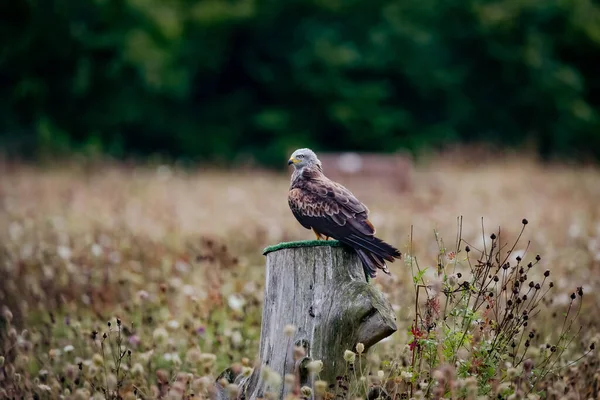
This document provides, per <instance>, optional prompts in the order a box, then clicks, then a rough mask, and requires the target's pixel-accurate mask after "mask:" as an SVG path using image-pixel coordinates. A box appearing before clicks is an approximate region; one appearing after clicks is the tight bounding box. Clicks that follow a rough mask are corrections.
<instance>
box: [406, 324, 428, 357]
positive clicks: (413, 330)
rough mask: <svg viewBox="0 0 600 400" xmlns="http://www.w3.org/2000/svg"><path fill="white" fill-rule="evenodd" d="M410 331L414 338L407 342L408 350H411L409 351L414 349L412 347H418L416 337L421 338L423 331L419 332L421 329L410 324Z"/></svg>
mask: <svg viewBox="0 0 600 400" xmlns="http://www.w3.org/2000/svg"><path fill="white" fill-rule="evenodd" d="M410 331H411V333H412V335H413V338H414V339H413V341H412V342H410V343H409V344H408V346H409V347H410V350H411V351H414V349H415V348H416V347H419V342H418V339H420V338H422V337H423V336H424V333H423V332H421V330H420V329H419V328H417V327H415V326H412V327H411V328H410Z"/></svg>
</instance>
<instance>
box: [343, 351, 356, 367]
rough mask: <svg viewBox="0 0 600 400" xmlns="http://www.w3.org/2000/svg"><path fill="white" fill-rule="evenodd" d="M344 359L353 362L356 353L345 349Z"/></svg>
mask: <svg viewBox="0 0 600 400" xmlns="http://www.w3.org/2000/svg"><path fill="white" fill-rule="evenodd" d="M344 360H345V361H346V362H348V363H350V364H353V363H354V361H355V360H356V353H354V352H353V351H350V350H346V351H344Z"/></svg>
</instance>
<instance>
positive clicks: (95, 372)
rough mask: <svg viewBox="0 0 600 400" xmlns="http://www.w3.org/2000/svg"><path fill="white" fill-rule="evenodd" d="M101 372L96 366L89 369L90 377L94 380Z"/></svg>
mask: <svg viewBox="0 0 600 400" xmlns="http://www.w3.org/2000/svg"><path fill="white" fill-rule="evenodd" d="M99 372H100V369H98V368H97V367H96V366H94V365H90V367H89V368H88V375H89V376H90V377H91V378H93V377H95V376H97V375H98V373H99Z"/></svg>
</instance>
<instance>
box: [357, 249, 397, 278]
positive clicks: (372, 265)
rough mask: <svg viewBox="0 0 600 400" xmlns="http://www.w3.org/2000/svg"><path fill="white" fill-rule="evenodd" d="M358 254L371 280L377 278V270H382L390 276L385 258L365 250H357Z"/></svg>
mask: <svg viewBox="0 0 600 400" xmlns="http://www.w3.org/2000/svg"><path fill="white" fill-rule="evenodd" d="M356 254H358V258H360V261H361V262H362V265H363V269H364V270H365V273H367V274H368V275H369V276H370V277H371V278H375V277H376V276H377V269H381V270H382V271H383V272H385V273H386V274H388V275H390V271H389V270H388V268H387V266H386V265H385V261H384V260H383V258H381V257H379V256H378V255H376V254H374V253H369V252H368V251H365V250H363V249H356Z"/></svg>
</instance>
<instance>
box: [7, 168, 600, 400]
mask: <svg viewBox="0 0 600 400" xmlns="http://www.w3.org/2000/svg"><path fill="white" fill-rule="evenodd" d="M325 172H326V173H327V171H325ZM341 183H343V184H345V185H346V186H347V187H348V188H349V189H350V190H352V191H353V192H354V194H356V195H357V196H358V197H359V199H361V200H362V201H363V202H364V203H366V204H367V205H368V207H369V208H370V210H371V216H372V217H371V220H372V222H373V223H374V224H375V226H376V227H377V233H378V236H380V237H381V238H383V239H385V240H386V241H388V242H390V243H392V244H395V245H396V246H397V247H398V248H400V250H401V251H402V253H403V254H404V256H403V259H402V260H401V261H399V262H396V263H394V264H391V265H390V270H391V272H392V276H391V277H389V276H386V275H385V274H381V273H380V274H378V277H377V279H376V280H375V281H374V282H373V284H374V285H376V286H377V287H378V288H380V290H381V291H383V292H384V293H385V294H386V296H387V297H388V298H389V300H390V302H391V303H392V305H393V307H394V309H395V311H396V313H397V319H398V328H399V329H398V331H397V332H396V333H395V334H393V335H392V336H391V337H390V338H389V339H387V340H385V341H384V342H382V343H380V344H378V345H377V346H376V347H375V348H374V349H373V350H372V351H370V352H369V353H368V354H366V355H358V356H359V357H364V358H366V360H364V363H362V364H361V366H362V369H360V370H358V371H356V370H355V373H356V374H358V375H359V378H358V379H357V381H358V382H359V384H353V385H350V387H349V388H347V390H346V391H342V392H343V393H341V394H340V393H338V395H340V396H342V397H343V398H351V399H353V398H357V397H358V398H360V396H361V395H362V398H364V391H363V389H364V388H368V387H375V386H381V387H384V388H385V389H386V391H387V393H388V394H389V395H390V396H391V397H390V398H398V399H399V398H409V397H410V396H412V397H414V398H423V397H428V398H444V397H445V398H473V399H474V398H477V397H478V396H479V397H481V398H498V397H499V398H515V399H516V398H573V399H587V398H597V397H596V396H597V394H598V384H599V383H600V380H599V379H600V378H599V376H598V372H596V371H597V370H598V369H599V365H600V364H599V363H598V360H599V359H598V356H597V353H596V351H594V350H593V349H590V348H593V347H594V345H593V343H598V339H599V338H600V336H599V334H600V323H599V322H598V315H600V314H599V312H600V294H599V293H600V274H599V270H600V202H599V199H600V170H599V169H597V168H594V167H572V166H566V165H551V166H548V165H546V166H543V165H541V164H538V163H536V162H532V161H531V162H530V161H523V160H520V159H518V158H510V159H504V160H496V161H490V162H487V163H480V164H478V165H470V164H457V163H452V162H445V161H444V160H443V159H442V160H435V161H431V162H428V163H426V164H423V165H417V166H416V167H415V170H414V171H413V174H412V185H411V188H410V190H408V191H405V192H398V191H396V190H394V189H392V188H391V187H390V186H391V185H390V184H389V182H385V181H373V180H369V181H365V180H359V179H349V180H347V181H342V182H341ZM288 185H289V176H288V174H287V173H280V174H277V173H273V172H265V171H257V170H234V171H218V170H204V169H198V170H194V171H190V170H185V171H184V170H181V169H177V168H171V167H166V166H158V167H150V166H131V165H129V166H124V165H102V166H94V167H84V166H82V165H78V164H74V165H68V166H52V167H42V166H27V165H13V166H4V167H2V169H1V170H0V246H1V252H0V308H1V315H0V398H5V397H10V398H12V397H19V398H20V397H21V396H24V397H25V398H61V396H62V398H68V399H70V398H74V399H88V398H92V397H93V398H125V399H136V398H144V399H149V398H158V397H165V398H174V399H175V398H192V397H193V398H210V396H211V393H212V391H213V382H214V381H215V379H216V378H217V376H218V375H219V373H220V372H221V371H223V370H224V369H225V368H228V367H231V366H233V367H234V368H236V370H238V371H241V373H242V374H248V373H249V372H250V371H251V368H252V367H253V366H254V362H255V361H256V360H255V357H256V353H257V351H258V338H259V333H260V319H261V313H262V296H263V286H264V282H263V280H264V257H263V256H262V254H261V253H262V249H263V248H264V247H265V246H268V245H271V244H275V243H278V242H281V241H290V240H303V239H312V238H313V236H312V232H310V231H308V230H305V229H304V228H302V227H301V226H300V225H299V224H298V223H297V222H296V221H295V219H294V217H293V216H292V214H291V212H290V211H289V208H288V205H287V199H286V196H287V188H288ZM460 216H462V227H461V229H460V230H461V231H462V232H461V238H462V240H461V246H460V250H461V251H460V252H458V253H457V252H456V243H457V234H458V230H459V223H458V219H459V217H460ZM524 218H525V219H526V220H527V221H526V222H527V224H526V226H525V225H524V224H523V221H522V220H523V219H524ZM482 221H483V222H482ZM522 228H525V230H524V232H523V233H522V236H521V238H520V240H519V242H518V244H517V246H516V247H515V248H514V251H513V252H512V253H511V254H508V252H507V250H508V249H510V248H511V246H512V243H513V242H514V240H516V238H517V236H518V235H519V233H520V232H521V229H522ZM482 229H483V232H482ZM492 233H495V235H494V237H495V239H492V238H491V234H492ZM494 243H497V246H498V250H497V251H498V252H499V253H498V254H500V256H501V257H500V258H502V257H504V255H506V257H507V258H508V259H509V260H510V261H509V262H510V263H511V265H510V267H509V266H507V268H506V269H502V267H503V265H500V264H499V265H498V268H499V271H500V272H499V273H498V274H497V276H500V278H499V283H498V282H496V283H493V282H492V286H489V288H490V289H489V290H488V289H486V290H487V291H486V292H485V293H484V295H483V297H482V299H485V301H486V303H482V304H483V307H482V308H480V311H478V312H475V311H476V310H474V308H473V305H472V304H473V302H471V303H469V300H465V297H464V296H465V294H464V292H465V291H464V290H463V291H461V290H455V289H456V288H457V287H458V288H460V287H463V286H461V283H462V281H465V280H466V281H469V282H470V283H471V285H472V286H471V288H473V287H475V290H479V289H480V288H477V285H478V284H479V283H481V280H482V279H483V280H485V279H487V278H489V279H492V276H493V275H494V273H495V272H493V271H492V272H490V273H489V274H488V273H487V272H486V274H485V275H486V276H479V277H477V276H476V275H477V273H478V272H477V271H479V270H478V269H477V268H479V267H473V265H475V264H476V261H477V260H478V259H479V258H481V257H482V256H481V252H484V257H483V259H484V262H483V264H481V265H483V266H484V267H485V254H487V253H489V252H490V249H493V246H494ZM466 246H469V249H470V252H466V251H465V248H466ZM492 252H493V250H492ZM536 255H540V260H539V261H536ZM517 258H518V259H517ZM521 260H522V261H521ZM490 261H491V264H490V265H488V267H489V268H492V269H493V268H494V267H493V265H495V264H494V262H495V261H494V260H492V259H490ZM529 262H532V267H526V265H527V263H529ZM520 265H523V266H525V267H524V268H525V269H527V271H525V272H526V274H527V275H528V276H527V277H526V279H522V280H521V281H520V282H521V284H520V288H518V290H517V291H519V290H521V291H520V292H518V293H516V294H515V296H516V297H515V299H516V298H517V297H519V296H521V297H522V296H523V295H524V293H534V292H535V293H537V292H540V293H541V292H542V291H544V292H545V291H546V290H549V292H548V294H547V295H546V296H545V297H544V298H543V299H541V297H542V296H541V295H540V296H539V297H538V298H539V299H541V300H540V301H539V303H534V305H535V307H534V306H531V311H532V312H531V313H530V318H529V321H525V322H529V323H525V325H523V316H522V315H521V311H524V312H525V311H527V310H525V308H518V307H519V306H517V305H512V304H513V302H509V301H508V300H507V297H506V293H504V292H503V289H502V284H503V283H509V284H510V285H514V282H515V279H516V280H517V281H518V279H519V277H520V276H521V275H524V274H525V273H524V272H520V274H521V275H519V268H520V267H519V266H520ZM515 266H516V267H515ZM484 267H481V268H484ZM515 268H516V269H515ZM521 269H522V268H521ZM419 271H423V272H419ZM486 271H487V270H486ZM511 271H514V273H513V272H511ZM546 271H549V272H548V273H547V274H549V276H545V275H544V274H545V272H546ZM510 274H513V275H510ZM511 276H512V277H513V278H514V279H513V278H511ZM511 279H513V280H511ZM530 281H531V282H532V284H531V286H529V288H528V287H527V284H528V283H529V282H530ZM415 282H416V283H423V284H424V285H425V286H427V287H429V288H430V289H431V292H429V293H433V294H431V296H432V297H431V298H432V299H434V300H435V298H437V299H438V300H436V301H437V303H435V301H432V302H427V303H425V300H426V298H425V297H421V299H422V300H423V301H422V302H421V303H420V304H419V305H418V309H419V310H421V311H420V314H421V315H425V314H426V313H427V312H429V311H431V312H433V313H434V314H435V315H434V317H432V318H434V319H436V320H437V325H436V328H433V329H431V331H429V330H428V329H429V328H423V325H422V322H423V321H421V320H419V321H418V323H417V324H415V323H414V321H413V320H414V318H415V293H416V284H415ZM550 282H551V283H552V284H550ZM536 283H540V284H541V289H539V290H538V289H536V288H535V284H536ZM494 285H495V286H494ZM516 285H517V286H518V285H519V283H518V282H517V284H516ZM505 286H506V287H508V288H509V290H512V289H511V288H512V287H513V286H509V285H505ZM551 286H553V287H551ZM487 287H488V286H486V288H487ZM448 288H450V289H452V290H449V289H448ZM521 288H522V289H521ZM436 290H437V292H436ZM536 290H537V291H536ZM450 293H454V294H450ZM473 293H475V292H473ZM502 293H504V296H505V297H503V298H502V297H501V296H500V295H501V294H502ZM491 294H496V297H492V296H491ZM572 295H573V296H574V298H571V296H572ZM436 296H437V297H436ZM510 296H511V294H509V297H510ZM534 298H536V297H535V296H534ZM538 298H536V301H537V299H538ZM496 299H497V301H496ZM501 299H502V301H500V300H501ZM527 301H529V302H531V301H532V295H531V294H529V299H528V300H523V302H524V303H525V302H527ZM500 303H502V304H500ZM518 303H519V304H521V300H520V299H519V300H518ZM440 304H441V305H440ZM486 304H487V306H489V307H488V309H490V307H491V309H494V307H496V309H494V310H498V309H499V310H500V314H501V316H500V317H502V314H503V313H505V314H506V315H508V314H511V318H512V321H517V320H518V321H521V322H518V323H517V322H511V321H510V320H508V319H507V318H504V320H503V321H504V322H502V323H500V319H501V318H500V317H497V318H493V317H490V315H489V314H486V312H485V311H483V310H485V309H486ZM530 304H531V303H530ZM511 307H517V308H515V309H514V310H515V311H518V315H517V313H516V312H515V315H512V311H510V312H509V311H506V310H512V308H511ZM452 310H454V311H452ZM470 311H473V312H472V313H470V314H469V315H467V313H468V312H470ZM497 314H498V311H495V315H497ZM440 315H443V318H442V317H441V316H440ZM523 315H526V313H523ZM450 320H452V323H450V322H448V321H450ZM493 320H495V321H493ZM525 320H527V318H525ZM511 324H512V325H511ZM499 325H500V326H499ZM411 327H412V330H411ZM507 327H510V329H509V328H507ZM567 328H568V329H567ZM503 329H505V330H504V331H503ZM457 332H458V334H459V336H460V332H464V333H465V334H464V335H462V336H460V340H457V336H456V335H457ZM499 332H504V333H507V332H508V334H509V335H511V337H510V338H505V339H506V343H504V345H503V346H499V345H498V342H497V341H495V337H496V336H498V335H499ZM282 334H283V333H282ZM515 338H516V339H515ZM415 339H416V340H418V342H415V341H414V340H415ZM526 342H527V345H525V343H526ZM416 343H418V345H416ZM490 343H492V344H490ZM485 346H488V348H486V349H487V350H486V352H482V351H481V349H482V348H484V347H485ZM490 346H491V347H490ZM494 346H497V347H494ZM521 354H524V356H523V357H522V356H521ZM488 355H492V356H493V357H492V356H488ZM490 357H492V358H490ZM350 359H351V357H349V360H350ZM415 360H417V361H418V362H415ZM490 360H491V361H490ZM349 362H350V361H349ZM325 367H326V366H325ZM317 374H318V371H317ZM360 377H362V378H360ZM271 378H272V380H273V382H274V383H275V384H278V383H279V384H288V383H289V382H288V378H287V377H271ZM316 378H317V379H318V376H317V377H316ZM278 379H279V381H278ZM328 384H330V382H328V383H327V385H328ZM225 386H226V387H227V388H228V390H230V391H231V392H232V393H233V392H235V390H236V388H235V387H233V386H231V385H227V384H225ZM327 388H329V386H321V387H319V388H318V390H316V389H315V390H316V391H315V392H314V393H313V392H308V388H302V389H301V390H299V391H296V398H333V393H332V392H331V391H330V390H328V389H327ZM338 398H339V397H338Z"/></svg>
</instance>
